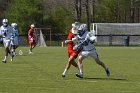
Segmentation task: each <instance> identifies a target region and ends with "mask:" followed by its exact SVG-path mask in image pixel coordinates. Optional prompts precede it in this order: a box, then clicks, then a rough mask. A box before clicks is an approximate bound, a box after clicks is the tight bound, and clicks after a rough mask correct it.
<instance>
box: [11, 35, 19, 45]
mask: <svg viewBox="0 0 140 93" xmlns="http://www.w3.org/2000/svg"><path fill="white" fill-rule="evenodd" d="M11 45H16V46H18V45H19V43H18V38H16V37H15V38H14V39H13V40H12V41H11Z"/></svg>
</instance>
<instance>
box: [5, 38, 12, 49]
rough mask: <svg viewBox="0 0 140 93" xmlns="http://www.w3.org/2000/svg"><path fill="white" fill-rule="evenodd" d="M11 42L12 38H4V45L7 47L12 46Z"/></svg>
mask: <svg viewBox="0 0 140 93" xmlns="http://www.w3.org/2000/svg"><path fill="white" fill-rule="evenodd" d="M10 42H11V40H10V39H3V44H4V47H5V48H7V47H9V46H10Z"/></svg>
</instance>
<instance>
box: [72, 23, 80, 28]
mask: <svg viewBox="0 0 140 93" xmlns="http://www.w3.org/2000/svg"><path fill="white" fill-rule="evenodd" d="M79 24H80V23H79V22H74V23H72V28H73V27H76V26H78V25H79Z"/></svg>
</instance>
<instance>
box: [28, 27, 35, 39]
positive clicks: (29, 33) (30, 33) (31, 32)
mask: <svg viewBox="0 0 140 93" xmlns="http://www.w3.org/2000/svg"><path fill="white" fill-rule="evenodd" d="M30 36H31V37H30ZM33 36H34V30H33V29H32V28H30V29H29V31H28V39H29V38H32V37H33Z"/></svg>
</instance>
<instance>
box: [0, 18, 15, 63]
mask: <svg viewBox="0 0 140 93" xmlns="http://www.w3.org/2000/svg"><path fill="white" fill-rule="evenodd" d="M2 24H3V25H2V26H1V27H0V36H1V37H2V38H3V44H4V47H5V57H4V59H3V60H2V62H3V63H6V61H7V57H8V53H9V54H10V55H11V61H13V57H14V55H13V54H12V53H11V51H10V49H11V46H10V43H11V36H12V34H13V30H12V27H11V26H9V25H8V19H3V20H2Z"/></svg>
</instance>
